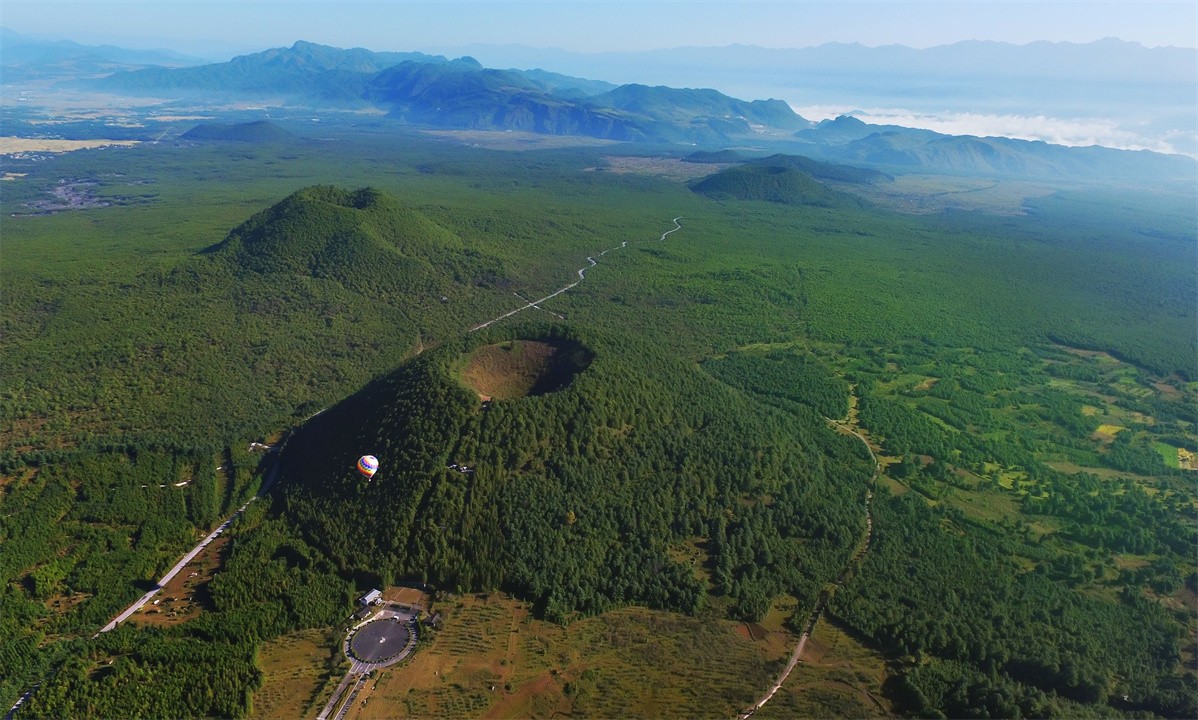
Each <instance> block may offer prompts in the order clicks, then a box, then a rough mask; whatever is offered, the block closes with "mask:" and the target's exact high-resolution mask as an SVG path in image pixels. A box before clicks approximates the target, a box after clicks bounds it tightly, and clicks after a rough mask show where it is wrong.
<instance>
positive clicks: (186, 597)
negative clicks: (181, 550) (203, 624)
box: [129, 535, 230, 627]
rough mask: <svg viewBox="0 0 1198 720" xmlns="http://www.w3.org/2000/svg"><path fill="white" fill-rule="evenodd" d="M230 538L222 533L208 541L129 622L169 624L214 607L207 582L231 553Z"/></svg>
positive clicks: (192, 616) (162, 625)
mask: <svg viewBox="0 0 1198 720" xmlns="http://www.w3.org/2000/svg"><path fill="white" fill-rule="evenodd" d="M229 540H230V538H229V536H228V535H223V536H221V537H218V538H217V539H215V540H213V541H212V542H211V543H209V545H208V547H206V548H204V550H203V551H202V552H201V553H200V554H199V555H196V556H195V558H194V559H193V560H192V561H191V562H190V563H188V564H187V566H186V567H184V568H183V570H181V571H180V572H179V574H178V575H175V577H173V578H171V581H170V582H168V583H167V584H166V587H164V588H162V590H161V591H159V593H158V596H157V597H156V598H154V602H150V603H146V604H145V605H144V606H142V608H141V609H140V610H138V611H137V612H135V613H133V615H132V616H131V617H130V618H129V620H130V622H133V623H135V624H137V625H138V626H142V627H145V626H148V625H155V626H158V627H168V626H171V625H179V624H181V623H185V622H187V621H188V620H191V619H192V618H195V617H198V616H199V614H200V613H201V612H203V611H204V610H211V609H212V599H211V596H210V595H209V594H208V583H209V582H211V581H212V577H213V576H214V575H215V574H216V572H217V571H218V570H220V567H221V565H223V564H224V561H225V558H226V557H228V553H227V552H226V551H225V550H226V547H227V546H228V544H229Z"/></svg>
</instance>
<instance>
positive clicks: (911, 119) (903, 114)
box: [794, 105, 1196, 153]
mask: <svg viewBox="0 0 1198 720" xmlns="http://www.w3.org/2000/svg"><path fill="white" fill-rule="evenodd" d="M794 110H795V112H797V113H798V114H800V115H802V116H803V117H805V118H807V119H809V120H817V121H818V120H825V119H828V118H833V117H836V116H838V115H852V116H853V117H856V118H858V119H860V120H862V121H864V122H867V123H870V124H873V125H901V126H903V127H912V128H922V129H925V130H934V131H935V132H939V133H945V134H947V135H978V136H982V137H985V136H998V137H1009V138H1016V139H1019V140H1043V141H1044V142H1049V143H1053V144H1056V145H1068V146H1074V147H1076V146H1087V145H1102V146H1103V147H1111V148H1119V149H1121V150H1154V151H1156V152H1162V153H1192V151H1193V148H1194V146H1195V143H1196V139H1195V138H1194V137H1193V136H1192V135H1189V136H1187V135H1188V134H1187V133H1179V132H1176V131H1174V132H1169V133H1164V134H1160V135H1152V134H1148V133H1146V132H1144V131H1139V130H1137V129H1135V128H1129V127H1127V126H1126V125H1122V124H1120V123H1118V122H1116V121H1114V120H1110V119H1107V118H1076V119H1062V118H1053V117H1047V116H1044V115H1034V116H1027V115H987V114H983V113H968V112H966V113H958V112H944V113H928V112H918V111H913V110H907V109H904V108H854V107H847V106H834V105H806V106H794Z"/></svg>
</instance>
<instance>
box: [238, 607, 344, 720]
mask: <svg viewBox="0 0 1198 720" xmlns="http://www.w3.org/2000/svg"><path fill="white" fill-rule="evenodd" d="M344 664H346V663H345V658H344V656H343V655H342V654H341V642H340V636H339V634H338V633H337V632H336V631H330V630H321V629H315V630H303V631H300V632H294V633H290V634H288V635H284V636H283V637H280V638H275V639H274V640H270V641H268V642H266V643H263V645H262V647H261V648H259V649H258V667H259V668H260V669H261V670H262V676H263V677H262V687H261V688H259V690H258V692H256V693H254V700H253V712H252V714H251V715H250V717H251V718H253V719H254V720H265V719H266V718H301V717H303V718H309V717H315V716H316V714H317V713H318V712H319V711H320V708H321V707H322V706H323V704H324V702H325V701H326V700H328V696H329V695H330V694H331V693H332V690H333V687H334V686H335V685H336V684H337V682H338V681H339V680H340V679H341V676H342V675H343V674H344V670H345V668H344V667H342V665H344Z"/></svg>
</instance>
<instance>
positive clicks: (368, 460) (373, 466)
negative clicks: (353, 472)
mask: <svg viewBox="0 0 1198 720" xmlns="http://www.w3.org/2000/svg"><path fill="white" fill-rule="evenodd" d="M378 469H379V459H378V458H376V457H375V456H373V455H363V456H362V457H360V458H358V472H360V473H362V474H363V475H365V476H366V477H373V476H374V474H375V472H377V471H378Z"/></svg>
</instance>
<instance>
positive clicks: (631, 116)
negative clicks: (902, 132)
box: [86, 42, 809, 142]
mask: <svg viewBox="0 0 1198 720" xmlns="http://www.w3.org/2000/svg"><path fill="white" fill-rule="evenodd" d="M86 86H88V87H91V88H94V89H98V90H103V91H107V92H115V93H125V94H132V95H150V96H163V95H168V96H175V97H179V96H183V97H188V96H190V97H196V98H204V99H218V100H219V99H228V98H240V99H254V100H262V99H270V100H284V101H288V102H292V103H296V104H301V105H303V104H309V105H316V106H324V107H346V108H354V107H361V106H365V105H373V106H376V107H380V108H384V109H386V110H388V111H389V113H390V114H391V115H392V116H393V117H395V118H398V119H401V120H404V121H406V122H411V123H415V124H423V125H433V126H437V127H449V128H469V129H503V130H524V131H529V132H537V133H546V134H554V135H583V136H589V137H598V138H606V139H613V140H636V141H644V140H649V141H685V142H718V141H721V140H725V139H728V138H732V137H737V136H757V135H760V134H762V133H772V134H774V135H776V136H780V137H784V136H786V135H787V134H788V133H790V132H793V131H794V130H797V129H799V128H802V127H805V126H807V125H809V123H807V122H806V121H805V120H803V119H802V118H800V117H799V116H798V115H796V114H795V113H794V111H793V110H791V109H790V107H789V106H788V105H786V104H785V103H783V102H781V101H777V100H770V101H753V102H746V101H742V100H736V99H734V98H731V97H728V96H726V95H722V94H721V93H718V92H716V91H714V90H676V89H673V88H665V87H656V88H650V87H647V86H635V85H634V86H625V87H614V86H612V85H610V84H607V83H601V82H596V81H591V80H585V79H582V78H575V77H570V76H566V75H562V74H559V73H552V72H547V71H545V70H535V71H529V72H523V71H519V70H495V69H489V68H485V67H483V66H482V65H481V64H480V63H479V62H478V61H477V60H474V59H473V58H470V57H462V58H459V59H457V60H452V61H450V60H447V59H446V58H444V57H433V56H429V55H424V54H421V53H375V52H371V51H369V50H364V49H362V48H354V49H351V50H342V49H339V48H333V47H328V46H324V45H317V44H314V43H307V42H297V43H296V44H295V45H293V46H291V47H290V48H276V49H273V50H267V51H265V52H261V53H255V54H252V55H244V56H241V57H237V58H234V59H233V60H231V61H229V62H226V63H217V64H212V65H204V66H201V67H193V68H183V69H177V70H169V69H163V68H154V69H145V70H140V71H136V72H122V73H116V74H114V75H112V76H111V77H107V78H103V79H101V80H97V81H91V82H89V83H86Z"/></svg>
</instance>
